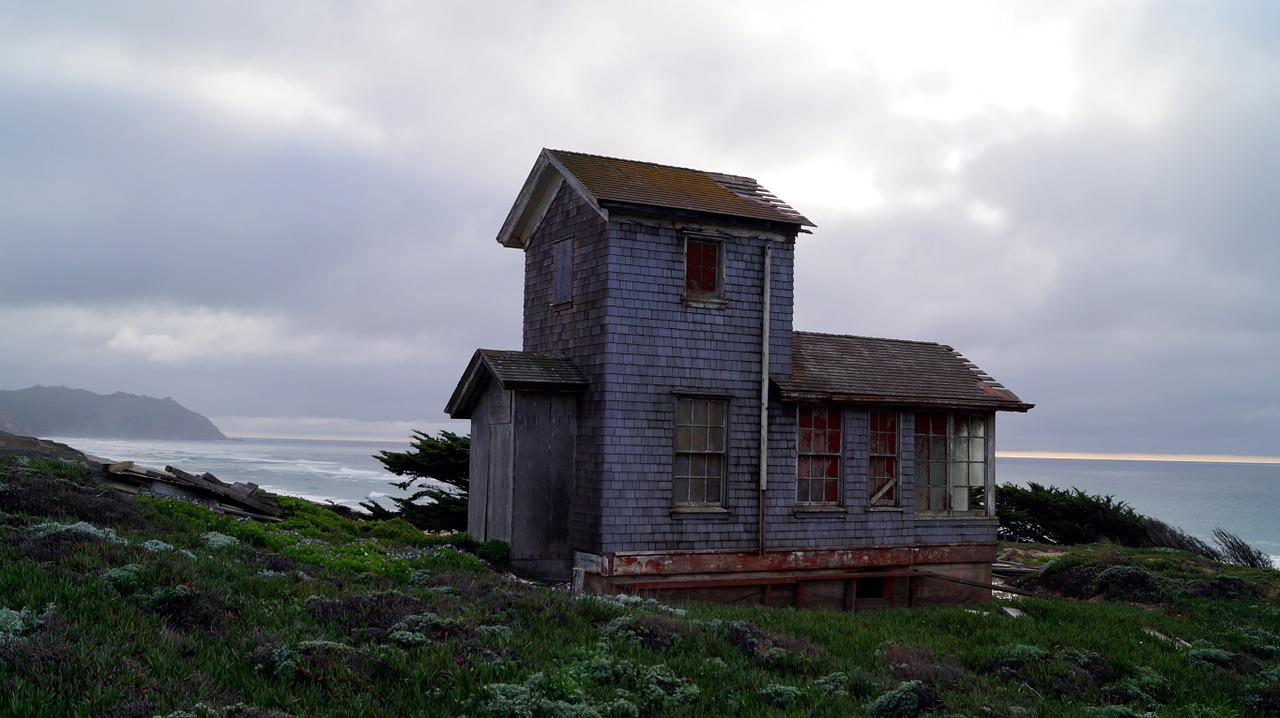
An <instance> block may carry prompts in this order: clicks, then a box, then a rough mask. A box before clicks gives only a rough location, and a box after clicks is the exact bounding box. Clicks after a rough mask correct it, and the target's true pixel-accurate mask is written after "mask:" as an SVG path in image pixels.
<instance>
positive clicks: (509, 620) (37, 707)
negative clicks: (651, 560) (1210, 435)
mask: <svg viewBox="0 0 1280 718" xmlns="http://www.w3.org/2000/svg"><path fill="white" fill-rule="evenodd" d="M50 468H56V469H59V471H45V470H43V469H39V468H36V469H33V468H32V467H31V466H30V464H26V465H22V466H18V465H16V464H15V463H14V462H8V463H4V462H3V460H0V686H3V687H4V689H3V690H0V715H5V716H86V717H87V716H104V717H106V716H110V717H113V718H125V717H126V716H129V717H132V716H174V717H176V716H201V717H208V716H217V717H219V718H229V717H231V716H236V717H241V718H243V717H246V716H276V717H279V716H309V715H324V716H374V715H396V716H459V715H467V716H472V717H473V718H481V717H484V716H519V717H527V718H538V717H541V716H557V717H559V716H582V717H587V718H589V717H591V716H602V717H603V716H649V715H671V716H721V715H723V716H832V717H835V716H840V717H844V716H851V715H853V716H857V715H871V716H876V717H877V718H883V717H888V716H909V715H917V714H921V712H925V711H927V712H929V713H930V714H932V715H937V716H946V715H950V716H957V715H963V716H972V717H977V716H1124V715H1143V714H1152V715H1159V716H1162V717H1164V716H1174V717H1186V718H1192V717H1196V718H1220V717H1228V716H1237V717H1241V718H1243V717H1251V716H1266V715H1280V648H1277V646H1280V603H1278V602H1277V599H1276V596H1277V595H1278V594H1280V588H1278V587H1280V580H1278V578H1277V574H1276V572H1273V571H1261V570H1254V569H1241V568H1237V567H1227V566H1221V565H1218V564H1213V563H1212V562H1207V561H1204V560H1203V559H1196V558H1193V557H1190V556H1189V555H1184V554H1178V553H1175V552H1169V551H1146V552H1142V551H1134V550H1124V549H1118V548H1115V547H1113V546H1088V547H1079V548H1077V549H1073V550H1072V554H1071V555H1069V556H1066V557H1060V558H1057V559H1054V560H1053V561H1052V562H1051V568H1050V571H1049V576H1053V575H1054V574H1055V573H1056V574H1057V576H1058V580H1060V581H1063V582H1065V581H1066V580H1067V579H1072V578H1073V577H1074V578H1073V580H1074V581H1075V584H1073V590H1075V591H1076V592H1078V593H1081V594H1084V595H1087V596H1088V597H1089V598H1090V600H1065V599H1061V598H1049V597H1045V598H1027V599H1019V600H1018V601H1016V602H1015V603H1016V605H1017V607H1018V608H1020V609H1021V610H1023V611H1024V612H1025V613H1026V617H1024V618H1019V619H1014V618H1010V617H1009V616H1007V615H1005V614H1004V613H1003V612H1001V611H1000V610H999V606H998V605H994V604H986V605H970V606H958V607H948V608H927V609H916V610H886V611H877V612H867V613H857V614H841V613H833V612H796V611H791V610H779V609H766V608H760V607H736V608H735V607H726V606H688V607H682V608H671V607H665V606H661V605H658V604H656V603H653V602H651V601H642V600H633V601H617V600H602V599H589V598H588V599H582V598H574V597H572V596H570V595H568V594H567V593H565V592H563V591H559V590H552V589H548V588H541V587H534V586H529V585H525V584H521V583H517V582H513V581H509V580H507V579H505V578H503V577H502V576H500V575H498V574H495V573H493V572H491V571H490V570H489V569H488V568H487V566H486V564H485V562H484V561H482V560H481V559H480V558H479V557H478V556H477V554H480V555H483V556H486V557H487V558H491V559H494V560H499V559H500V558H501V552H502V548H503V547H501V546H497V545H492V544H491V545H488V546H487V547H486V546H484V545H477V544H476V542H475V541H473V540H470V539H468V538H467V537H465V536H452V537H439V536H428V535H424V534H422V533H421V532H419V531H416V530H414V529H413V528H412V527H410V526H408V524H405V523H403V522H400V521H358V520H353V519H352V518H351V517H348V516H344V515H342V514H340V513H339V512H337V511H335V510H334V509H331V508H328V507H323V506H316V505H313V504H308V503H306V502H302V501H297V500H288V499H286V500H283V501H282V502H281V503H282V505H283V506H284V508H285V509H286V515H285V518H284V520H283V521H282V522H280V523H276V524H257V523H249V522H243V521H238V520H234V519H231V518H228V517H226V516H222V515H219V514H215V513H213V512H211V511H209V510H207V509H205V508H203V507H201V506H198V505H195V504H190V503H186V502H181V501H174V500H166V499H139V500H124V499H121V498H120V497H118V496H115V495H111V494H99V493H98V492H96V491H95V490H93V489H92V488H87V487H82V486H76V485H72V484H71V482H73V481H74V482H77V483H83V482H84V477H83V476H79V475H76V476H66V475H63V474H62V473H60V471H61V467H50ZM51 492H52V494H56V495H58V496H60V497H62V498H61V499H60V500H59V501H57V502H56V503H55V502H49V501H47V500H44V499H43V498H42V497H46V496H48V495H51ZM50 512H54V513H53V514H51V513H50ZM95 516H110V517H113V518H112V520H111V521H110V522H109V523H106V522H103V523H99V522H97V521H95V519H94V517H95ZM80 520H84V521H88V522H89V523H90V524H93V526H95V527H96V528H97V529H112V530H113V531H114V534H115V537H116V538H117V539H121V540H123V543H121V542H120V541H113V540H111V534H108V533H106V532H105V531H100V532H99V533H97V534H95V533H94V532H92V531H90V530H84V529H83V528H82V530H76V531H56V530H51V529H50V528H49V527H47V526H46V527H45V528H43V529H41V528H39V527H40V526H41V525H44V524H48V523H51V522H57V523H61V524H74V523H76V522H77V521H80ZM1107 571H1110V573H1109V574H1106V578H1105V579H1103V580H1102V581H1101V583H1099V577H1100V576H1103V575H1104V574H1105V572H1107ZM1214 578H1216V580H1217V583H1214V584H1206V583H1204V582H1205V581H1208V580H1209V579H1214ZM1148 579H1150V580H1148ZM1235 580H1238V581H1239V582H1240V583H1243V584H1245V585H1246V586H1247V587H1248V589H1249V590H1248V591H1247V592H1246V593H1247V595H1240V594H1239V592H1238V591H1237V592H1235V593H1232V591H1234V590H1235V589H1238V588H1239V586H1238V585H1237V584H1236V583H1233V582H1232V581H1235ZM1103 585H1105V586H1107V587H1110V589H1111V590H1112V594H1111V595H1108V594H1107V593H1100V591H1101V586H1103ZM1134 586H1137V587H1138V588H1133V587H1134ZM1205 586H1209V589H1212V590H1209V589H1205ZM1153 587H1154V588H1153ZM1215 587H1216V588H1215ZM1139 589H1141V590H1145V591H1147V592H1148V594H1147V595H1145V597H1144V599H1145V600H1141V601H1137V600H1131V599H1130V600H1119V599H1122V598H1124V597H1123V596H1119V595H1118V594H1119V593H1123V592H1124V591H1129V590H1134V591H1137V590H1139ZM1228 589H1230V590H1228ZM1206 591H1208V594H1207V595H1212V596H1216V597H1206ZM1214 591H1217V593H1214ZM1223 591H1226V592H1227V593H1226V594H1223ZM1219 594H1222V595H1219ZM1228 594H1229V595H1228ZM1156 634H1159V636H1162V637H1158V636H1157V635H1156Z"/></svg>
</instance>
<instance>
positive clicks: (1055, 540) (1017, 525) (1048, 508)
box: [996, 483, 1147, 547]
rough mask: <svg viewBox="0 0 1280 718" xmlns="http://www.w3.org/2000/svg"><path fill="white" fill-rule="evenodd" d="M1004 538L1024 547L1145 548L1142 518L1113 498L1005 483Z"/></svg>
mask: <svg viewBox="0 0 1280 718" xmlns="http://www.w3.org/2000/svg"><path fill="white" fill-rule="evenodd" d="M996 513H997V514H998V515H999V517H1000V538H1001V539H1003V540H1005V541H1017V542H1021V543H1045V544H1059V545H1073V544H1085V543H1096V542H1099V541H1110V542H1112V543H1118V544H1121V545H1123V546H1134V547H1137V546H1141V545H1143V542H1144V541H1145V539H1146V537H1147V530H1146V526H1145V525H1144V524H1143V517H1142V516H1141V515H1140V514H1138V513H1137V512H1136V511H1134V510H1133V508H1132V507H1130V506H1129V505H1128V504H1126V503H1124V502H1123V501H1116V500H1115V499H1114V498H1112V497H1111V496H1091V495H1089V494H1086V493H1085V492H1083V491H1081V490H1080V489H1069V490H1068V489H1059V488H1057V487H1054V486H1041V485H1040V484H1036V483H1030V484H1028V485H1027V486H1026V487H1025V488H1024V487H1022V486H1017V485H1015V484H1004V485H1003V486H1001V487H1000V490H999V491H997V492H996Z"/></svg>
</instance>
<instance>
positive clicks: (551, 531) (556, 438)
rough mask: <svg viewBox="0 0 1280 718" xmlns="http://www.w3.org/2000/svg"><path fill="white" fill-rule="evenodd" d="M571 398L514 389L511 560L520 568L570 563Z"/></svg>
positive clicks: (536, 570)
mask: <svg viewBox="0 0 1280 718" xmlns="http://www.w3.org/2000/svg"><path fill="white" fill-rule="evenodd" d="M577 398H578V397H577V395H576V394H558V393H535V392H517V393H516V395H515V412H514V416H515V421H514V428H515V445H514V452H513V468H514V474H513V475H514V487H513V503H512V516H511V522H512V539H511V561H512V565H513V567H514V568H515V569H516V570H517V571H520V572H522V573H525V574H530V575H536V576H547V577H562V576H565V575H567V574H568V572H569V569H570V568H571V566H572V563H573V546H572V540H571V532H570V528H571V522H572V509H573V499H574V491H573V488H574V472H575V466H574V454H575V450H574V438H575V436H576V426H577V410H578V406H577Z"/></svg>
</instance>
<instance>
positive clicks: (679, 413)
mask: <svg viewBox="0 0 1280 718" xmlns="http://www.w3.org/2000/svg"><path fill="white" fill-rule="evenodd" d="M692 423H693V400H692V399H677V400H676V425H677V426H688V425H690V424H692Z"/></svg>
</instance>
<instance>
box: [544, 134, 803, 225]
mask: <svg viewBox="0 0 1280 718" xmlns="http://www.w3.org/2000/svg"><path fill="white" fill-rule="evenodd" d="M547 152H548V153H549V154H550V155H551V156H552V157H554V158H555V159H556V161H558V162H559V163H560V164H561V165H562V166H563V167H564V168H565V169H566V170H568V171H569V172H570V173H571V174H572V175H573V176H574V177H575V178H577V180H578V181H579V182H581V183H582V185H583V186H584V187H586V188H587V190H588V191H590V192H591V194H593V195H595V197H596V199H597V200H603V201H612V202H626V203H631V204H640V205H649V206H653V207H664V208H668V209H681V210H690V211H694V212H708V213H711V214H720V215H727V216H730V217H746V218H750V219H762V220H768V221H772V222H782V223H785V224H792V225H801V226H807V227H812V226H814V224H813V223H812V222H810V221H809V220H808V219H806V218H805V216H804V215H802V214H800V213H799V212H797V211H795V210H794V209H792V208H791V206H790V205H788V204H787V203H786V202H783V201H782V200H780V199H778V198H777V197H776V196H775V195H774V194H773V193H772V192H770V191H769V190H767V189H765V188H764V187H761V186H760V183H759V182H756V181H755V180H754V179H751V178H750V177H739V176H736V175H726V174H719V173H716V172H704V171H702V170H694V169H686V168H684V167H669V166H667V165H659V164H654V163H652V162H637V161H635V160H622V159H617V158H613V157H601V156H598V155H587V154H582V153H579V152H566V151H564V150H547Z"/></svg>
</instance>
